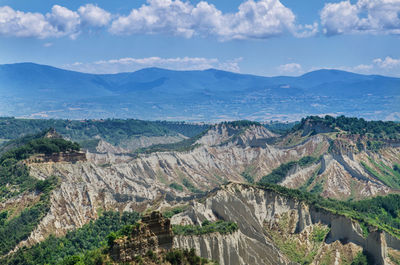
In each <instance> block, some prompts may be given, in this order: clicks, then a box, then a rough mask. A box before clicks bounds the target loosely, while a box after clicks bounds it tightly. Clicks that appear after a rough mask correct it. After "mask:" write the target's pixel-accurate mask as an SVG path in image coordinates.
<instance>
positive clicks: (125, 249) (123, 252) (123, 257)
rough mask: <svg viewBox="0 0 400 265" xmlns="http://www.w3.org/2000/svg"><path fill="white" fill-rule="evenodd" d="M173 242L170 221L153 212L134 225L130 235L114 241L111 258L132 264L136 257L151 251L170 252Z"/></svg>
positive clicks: (118, 261)
mask: <svg viewBox="0 0 400 265" xmlns="http://www.w3.org/2000/svg"><path fill="white" fill-rule="evenodd" d="M172 242H173V234H172V229H171V224H170V220H169V219H165V218H163V217H162V215H161V214H160V213H159V212H152V213H151V214H149V215H146V216H144V217H143V218H142V221H141V222H139V223H138V224H136V225H134V227H133V228H132V231H131V232H130V233H129V235H126V236H123V237H121V238H118V239H115V240H114V243H113V244H112V246H111V249H110V256H111V258H112V259H113V260H114V261H115V262H117V263H126V262H132V261H133V260H134V258H135V256H137V255H144V254H146V253H147V252H148V251H150V250H151V251H156V252H157V251H160V250H170V249H171V248H172Z"/></svg>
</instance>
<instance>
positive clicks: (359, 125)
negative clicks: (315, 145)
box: [291, 115, 400, 140]
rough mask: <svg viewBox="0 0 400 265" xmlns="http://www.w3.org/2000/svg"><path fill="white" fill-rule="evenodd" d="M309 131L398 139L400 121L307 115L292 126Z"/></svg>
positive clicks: (399, 137) (294, 128)
mask: <svg viewBox="0 0 400 265" xmlns="http://www.w3.org/2000/svg"><path fill="white" fill-rule="evenodd" d="M297 130H303V131H305V132H309V133H320V132H346V133H350V134H358V135H362V136H364V135H365V136H368V137H371V138H379V139H391V140H395V139H400V123H398V122H393V121H367V120H365V119H363V118H354V117H345V116H339V117H336V118H335V117H332V116H329V115H326V116H325V117H319V116H309V117H307V118H303V119H302V120H301V122H300V123H298V124H296V125H294V126H293V128H292V130H291V131H292V132H293V131H297Z"/></svg>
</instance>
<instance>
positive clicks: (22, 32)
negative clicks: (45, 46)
mask: <svg viewBox="0 0 400 265" xmlns="http://www.w3.org/2000/svg"><path fill="white" fill-rule="evenodd" d="M56 32H57V30H56V29H55V28H54V27H53V26H52V25H51V24H50V23H49V22H48V21H47V20H46V18H45V17H44V16H43V15H42V14H40V13H29V12H28V13H24V12H21V11H15V10H14V9H12V8H11V7H9V6H3V7H0V35H6V36H16V37H38V38H45V37H48V36H51V35H54V34H56Z"/></svg>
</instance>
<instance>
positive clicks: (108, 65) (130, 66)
mask: <svg viewBox="0 0 400 265" xmlns="http://www.w3.org/2000/svg"><path fill="white" fill-rule="evenodd" d="M240 61H241V58H236V59H234V60H229V61H220V60H218V59H216V58H201V57H177V58H160V57H147V58H130V57H127V58H120V59H112V60H102V61H97V62H91V63H82V62H76V63H73V64H68V65H64V66H63V68H65V69H68V70H73V71H79V72H86V73H96V74H112V73H121V72H133V71H136V70H139V69H142V68H147V67H161V68H166V69H171V70H204V69H209V68H216V69H221V70H226V71H232V72H239V71H240V68H239V62H240Z"/></svg>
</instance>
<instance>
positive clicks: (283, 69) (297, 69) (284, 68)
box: [278, 63, 303, 74]
mask: <svg viewBox="0 0 400 265" xmlns="http://www.w3.org/2000/svg"><path fill="white" fill-rule="evenodd" d="M278 71H279V72H280V73H283V74H300V73H302V72H303V68H302V66H301V65H300V64H298V63H288V64H283V65H280V66H278Z"/></svg>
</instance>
